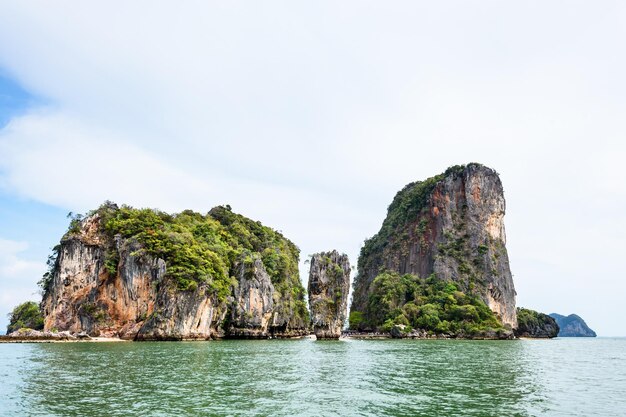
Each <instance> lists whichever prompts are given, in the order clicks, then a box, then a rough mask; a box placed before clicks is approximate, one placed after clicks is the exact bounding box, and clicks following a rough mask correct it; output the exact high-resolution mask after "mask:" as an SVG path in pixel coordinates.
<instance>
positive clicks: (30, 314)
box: [7, 301, 43, 334]
mask: <svg viewBox="0 0 626 417" xmlns="http://www.w3.org/2000/svg"><path fill="white" fill-rule="evenodd" d="M24 327H26V328H29V329H33V330H42V329H43V315H42V314H41V310H39V305H38V304H37V303H35V302H34V301H27V302H25V303H22V304H20V305H18V306H17V307H15V308H14V309H13V311H12V312H11V313H10V314H9V325H8V326H7V334H9V333H12V332H14V331H16V330H19V329H21V328H24Z"/></svg>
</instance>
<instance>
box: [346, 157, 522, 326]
mask: <svg viewBox="0 0 626 417" xmlns="http://www.w3.org/2000/svg"><path fill="white" fill-rule="evenodd" d="M504 213H505V200H504V193H503V188H502V183H501V182H500V178H499V177H498V174H497V173H496V171H494V170H493V169H490V168H487V167H485V166H482V165H480V164H476V163H472V164H469V165H466V166H455V167H451V168H449V169H448V170H447V171H446V172H445V173H443V174H441V175H438V176H436V177H433V178H429V179H427V180H425V181H418V182H414V183H411V184H408V185H407V186H406V187H404V188H403V189H402V190H401V191H400V192H398V193H397V194H396V196H395V198H394V200H393V202H392V203H391V205H390V206H389V209H388V214H387V218H386V219H385V221H384V222H383V225H382V227H381V229H380V231H379V232H378V233H377V234H376V235H375V236H373V237H372V238H371V239H368V240H366V242H365V244H364V246H363V248H362V249H361V254H360V256H359V260H358V274H357V277H356V279H355V283H354V294H353V301H352V306H351V311H353V312H357V313H358V314H362V315H363V318H362V319H363V321H364V322H367V321H368V319H371V317H373V315H374V313H375V311H374V310H375V309H376V306H372V305H370V304H371V303H370V301H371V300H370V295H371V294H372V290H373V287H372V284H373V282H374V279H375V278H376V277H377V276H378V275H379V274H380V273H381V272H383V271H393V272H397V273H399V274H413V275H417V276H419V277H422V278H424V277H428V276H431V275H433V274H434V276H435V277H436V278H437V279H439V280H445V281H452V282H454V283H455V285H457V287H458V289H459V290H460V291H463V292H464V293H466V294H476V295H477V296H478V297H480V299H481V300H482V301H484V303H485V304H487V306H489V308H490V309H491V310H492V311H493V312H494V313H495V314H496V315H497V316H498V318H499V320H500V321H501V323H503V324H504V325H507V326H510V327H511V328H515V327H517V318H516V311H515V295H516V293H515V288H514V285H513V278H512V275H511V271H510V269H509V259H508V255H507V251H506V247H505V244H506V235H505V231H504ZM351 314H352V313H351ZM359 319H361V317H359ZM396 324H398V323H396Z"/></svg>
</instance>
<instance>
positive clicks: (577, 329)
mask: <svg viewBox="0 0 626 417" xmlns="http://www.w3.org/2000/svg"><path fill="white" fill-rule="evenodd" d="M549 316H550V317H552V318H553V319H554V320H556V323H557V324H558V325H559V335H558V336H559V337H596V332H594V331H593V330H591V329H590V328H589V326H587V323H585V320H583V319H582V318H581V317H580V316H578V315H576V314H570V315H569V316H563V315H561V314H557V313H552V314H550V315H549Z"/></svg>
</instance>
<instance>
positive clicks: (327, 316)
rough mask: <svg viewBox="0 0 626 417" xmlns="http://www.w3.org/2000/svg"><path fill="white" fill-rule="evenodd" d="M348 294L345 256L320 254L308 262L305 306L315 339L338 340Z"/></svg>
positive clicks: (348, 265)
mask: <svg viewBox="0 0 626 417" xmlns="http://www.w3.org/2000/svg"><path fill="white" fill-rule="evenodd" d="M349 290H350V262H349V260H348V256H347V255H345V254H343V255H340V254H339V253H338V252H337V251H336V250H333V251H332V252H322V253H317V254H315V255H313V257H312V258H311V269H310V271H309V289H308V291H309V306H310V307H311V321H312V323H313V331H314V332H315V336H316V337H317V338H318V339H338V338H339V336H341V330H342V329H343V325H344V322H345V321H346V312H347V311H346V310H347V308H348V292H349Z"/></svg>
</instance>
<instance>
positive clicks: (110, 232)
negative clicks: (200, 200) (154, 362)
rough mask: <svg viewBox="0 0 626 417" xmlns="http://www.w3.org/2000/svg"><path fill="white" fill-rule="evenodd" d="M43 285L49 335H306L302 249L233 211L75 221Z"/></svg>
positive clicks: (122, 214)
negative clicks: (55, 332) (300, 266)
mask: <svg viewBox="0 0 626 417" xmlns="http://www.w3.org/2000/svg"><path fill="white" fill-rule="evenodd" d="M55 252H56V259H54V261H53V263H52V264H51V270H50V271H49V273H47V274H46V276H44V280H43V287H44V296H43V301H42V303H41V309H42V312H43V314H44V329H45V330H51V329H56V330H61V331H71V332H73V333H79V332H86V333H87V334H89V335H92V336H119V337H122V338H126V339H137V340H181V339H209V338H217V337H291V336H300V335H305V334H308V333H309V328H308V321H309V317H308V312H307V310H306V304H305V302H304V288H303V287H302V284H301V283H300V279H299V274H298V266H297V265H298V255H299V250H298V248H297V247H296V246H295V245H294V244H293V243H291V242H290V241H289V240H287V239H285V238H284V237H283V236H282V235H281V234H280V233H278V232H276V231H274V230H272V229H270V228H267V227H265V226H262V225H261V224H260V223H259V222H254V221H252V220H250V219H247V218H245V217H243V216H241V215H238V214H235V213H233V212H232V211H231V210H230V207H216V208H214V209H213V210H211V212H210V213H209V214H207V215H201V214H199V213H194V212H191V211H185V212H183V213H180V214H177V215H168V214H166V213H162V212H158V211H155V210H137V209H133V208H130V207H122V208H118V207H117V206H116V205H114V204H111V203H106V204H104V205H103V206H101V207H100V208H99V209H98V210H95V211H94V212H92V213H90V215H88V216H87V217H85V218H81V217H79V218H75V219H73V221H72V224H71V225H70V229H69V231H68V232H67V233H66V235H65V236H64V237H63V239H62V240H61V243H60V245H59V246H57V247H56V248H55Z"/></svg>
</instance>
